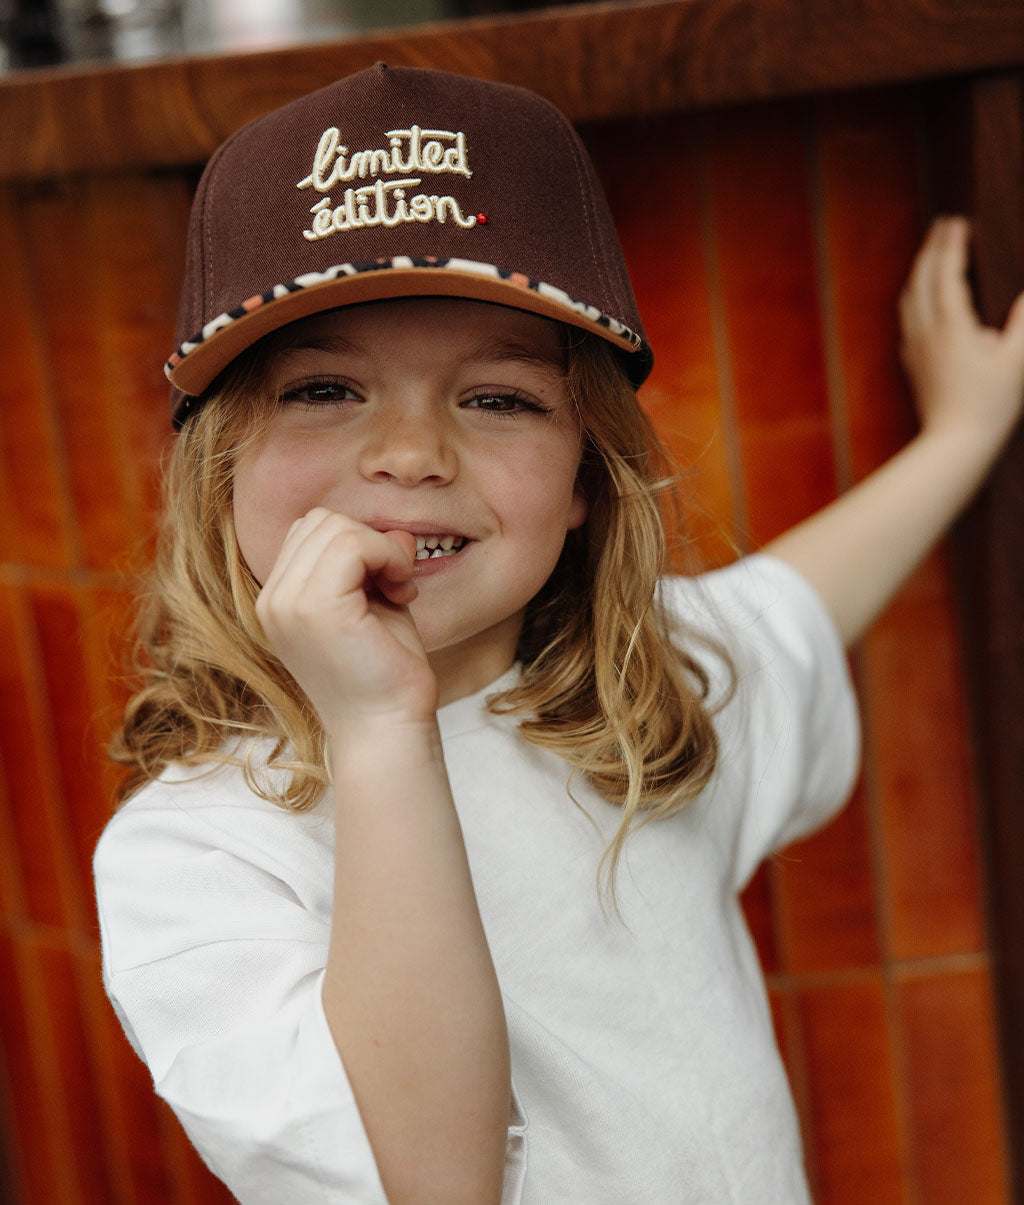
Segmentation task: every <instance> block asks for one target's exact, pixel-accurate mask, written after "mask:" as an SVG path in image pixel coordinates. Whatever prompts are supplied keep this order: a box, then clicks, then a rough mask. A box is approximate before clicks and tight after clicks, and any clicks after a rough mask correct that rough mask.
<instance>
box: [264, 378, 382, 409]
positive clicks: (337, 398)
mask: <svg viewBox="0 0 1024 1205" xmlns="http://www.w3.org/2000/svg"><path fill="white" fill-rule="evenodd" d="M361 400H362V399H361V398H360V397H359V395H358V394H357V393H356V392H355V390H354V389H351V388H350V387H349V386H348V385H346V384H345V382H344V381H338V380H335V379H333V378H324V379H317V380H311V381H299V382H298V383H297V384H295V385H289V386H288V387H287V389H285V390H283V391H282V393H281V401H282V402H293V403H298V404H300V405H305V406H308V407H310V408H311V409H312V408H315V407H317V406H338V405H340V404H341V403H342V402H358V401H361Z"/></svg>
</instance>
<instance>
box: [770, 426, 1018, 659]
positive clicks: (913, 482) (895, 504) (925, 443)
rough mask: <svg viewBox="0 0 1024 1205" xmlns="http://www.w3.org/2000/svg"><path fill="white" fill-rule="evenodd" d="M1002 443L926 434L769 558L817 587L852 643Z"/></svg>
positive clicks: (970, 435) (951, 432) (774, 545)
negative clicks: (783, 562)
mask: <svg viewBox="0 0 1024 1205" xmlns="http://www.w3.org/2000/svg"><path fill="white" fill-rule="evenodd" d="M1001 447H1002V439H1001V438H999V439H996V438H994V437H993V436H992V435H991V434H990V433H986V432H984V431H973V432H972V431H969V430H957V429H953V428H949V429H942V430H935V431H929V430H926V431H924V432H922V433H921V434H920V435H918V436H917V437H916V438H915V439H913V440H912V441H911V442H910V443H909V444H907V446H906V447H905V448H903V449H902V451H900V452H899V453H897V454H896V455H895V456H894V457H893V458H892V459H891V460H889V461H887V462H886V463H885V464H883V465H882V466H881V467H880V468H879V469H877V470H876V471H875V472H873V473H872V474H870V476H868V477H866V478H865V479H864V480H863V481H861V482H860V483H859V484H858V485H857V486H855V487H854V488H853V489H851V490H850V491H849V492H848V493H846V494H844V495H843V496H842V497H841V498H839V499H837V500H836V501H835V502H833V503H832V504H831V505H830V506H827V507H825V509H824V510H821V511H819V512H818V513H817V514H815V515H812V516H811V517H810V518H809V519H807V520H805V521H804V522H803V523H800V524H798V525H797V526H796V527H794V528H793V529H791V530H790V531H788V532H786V533H785V534H784V535H781V536H779V537H778V538H777V539H775V540H773V541H772V542H771V543H770V544H769V545H768V546H767V547H766V548H765V552H769V553H772V554H773V555H775V556H778V557H780V558H781V559H782V560H784V561H787V562H788V563H789V564H791V565H792V566H793V567H794V568H796V569H798V570H800V572H801V573H803V574H804V575H805V576H806V577H807V578H808V579H809V580H810V581H811V583H812V584H813V585H814V586H815V587H816V588H817V590H818V592H819V593H820V594H821V596H822V598H823V599H824V601H825V605H826V606H827V607H828V609H829V611H830V612H831V614H832V617H833V619H834V620H835V623H836V626H837V627H838V629H839V632H840V635H841V636H842V639H843V641H844V643H845V644H847V645H851V644H854V643H855V642H856V641H857V640H858V639H859V638H860V636H861V635H862V634H863V633H864V631H865V630H866V629H867V628H868V627H869V626H870V625H871V623H872V622H873V621H874V619H875V618H876V617H877V616H878V615H879V613H880V612H881V611H882V610H883V609H884V607H885V606H886V604H887V603H888V602H889V601H890V599H891V598H892V597H893V595H894V594H895V593H896V591H897V590H898V589H899V588H900V586H901V585H902V584H903V582H904V581H905V580H906V578H907V577H908V576H909V575H910V574H911V573H912V572H913V570H914V569H915V568H916V567H917V565H918V564H919V563H920V562H921V561H922V560H923V559H924V557H925V556H926V554H927V553H928V551H929V550H930V549H931V548H932V547H933V545H934V544H935V543H936V541H937V540H938V539H939V538H940V537H941V536H942V535H943V533H944V532H945V531H946V530H947V528H948V527H949V526H950V524H951V523H952V522H953V520H954V519H955V518H956V517H957V515H958V514H959V513H960V512H961V511H962V510H963V508H964V507H965V506H966V505H967V504H968V503H969V502H970V500H971V498H972V497H973V496H974V494H975V493H976V491H977V490H978V488H979V487H980V485H981V483H982V482H983V481H984V479H985V476H986V475H987V473H988V472H989V470H990V468H991V467H992V464H993V462H994V461H995V459H996V458H997V456H998V455H999V452H1000V450H1001Z"/></svg>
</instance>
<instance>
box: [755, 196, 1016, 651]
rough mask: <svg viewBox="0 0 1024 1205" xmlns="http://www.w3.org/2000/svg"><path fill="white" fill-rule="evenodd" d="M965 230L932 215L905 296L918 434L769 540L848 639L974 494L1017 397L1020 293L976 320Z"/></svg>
mask: <svg viewBox="0 0 1024 1205" xmlns="http://www.w3.org/2000/svg"><path fill="white" fill-rule="evenodd" d="M969 238H970V231H969V226H968V223H967V221H966V220H965V219H963V218H955V217H954V218H940V219H938V220H937V221H936V222H935V223H934V225H933V226H932V228H931V230H930V231H929V233H928V237H927V238H926V240H925V242H924V245H923V246H922V248H921V250H920V252H919V253H918V256H917V259H916V261H915V263H914V267H913V270H912V271H911V274H910V278H909V280H908V282H907V286H906V289H905V290H904V293H903V297H902V299H901V303H900V320H901V327H902V332H903V345H902V355H903V363H904V367H905V369H906V372H907V376H908V378H909V380H910V383H911V386H912V388H913V392H914V397H915V401H916V404H917V411H918V417H919V419H920V424H921V429H920V432H919V433H918V435H917V436H916V437H915V438H914V439H912V440H911V441H910V443H909V444H907V445H906V447H904V448H903V449H902V450H901V451H900V452H898V453H897V454H896V455H895V456H893V457H892V459H891V460H888V461H886V463H885V464H883V465H882V466H881V467H880V468H879V469H877V470H876V471H875V472H873V473H871V474H870V475H869V476H868V477H866V478H865V479H864V480H863V481H862V482H860V483H859V484H858V485H857V486H855V487H854V488H853V489H852V490H850V491H849V492H848V493H846V494H844V495H843V496H842V497H841V498H839V499H838V500H837V501H836V502H833V503H832V504H831V505H830V506H827V507H825V509H823V510H821V511H819V512H817V513H816V514H814V515H812V516H811V517H810V518H809V519H806V520H805V521H804V522H802V523H800V524H798V525H797V526H796V527H794V528H792V529H791V530H790V531H787V532H786V533H785V534H783V535H781V536H779V537H778V538H777V539H775V540H773V541H772V542H771V543H770V544H769V545H768V546H767V548H766V549H765V551H766V552H770V553H772V554H774V555H775V556H778V557H780V558H781V559H782V560H784V561H787V562H788V563H789V564H791V565H792V566H793V567H794V568H796V569H798V570H800V571H801V572H802V573H803V574H804V575H805V576H806V577H807V578H809V579H810V581H811V582H812V583H813V584H814V585H815V586H816V587H817V589H818V591H819V592H820V594H821V595H822V597H823V599H824V601H825V604H826V606H827V607H828V609H829V610H830V611H831V613H832V616H833V618H834V620H835V622H836V625H837V627H838V629H839V632H840V634H841V636H842V638H843V640H844V642H845V643H846V644H847V645H851V644H853V643H855V642H856V641H857V640H858V639H859V638H860V636H861V635H862V634H863V632H864V631H865V629H867V628H868V627H869V626H870V625H871V623H872V622H873V621H874V619H875V618H876V617H877V616H878V614H879V613H880V612H881V611H882V609H883V608H884V607H885V606H886V604H887V603H888V602H889V600H890V599H891V598H892V596H893V595H894V594H895V593H896V591H897V590H898V589H899V587H900V586H901V585H902V583H903V582H904V580H905V579H906V578H907V577H908V576H909V574H910V573H911V572H912V571H913V570H914V569H915V568H916V566H917V565H918V564H919V563H920V562H921V560H922V559H923V558H924V557H925V555H926V554H927V552H928V551H929V550H930V549H931V547H932V546H933V544H934V543H935V542H936V541H937V540H938V539H939V537H940V536H941V535H942V534H943V533H944V532H945V531H946V529H947V528H948V527H949V526H950V524H951V523H952V522H953V520H954V519H955V518H956V517H957V515H959V514H960V512H961V511H962V510H963V509H964V507H965V506H966V505H967V504H968V502H970V500H971V498H972V497H973V496H974V494H975V493H976V492H977V490H978V488H979V487H980V485H981V484H982V482H983V481H984V479H985V477H986V476H987V474H988V472H989V470H990V469H991V468H992V466H993V464H994V463H995V461H996V460H997V459H998V457H999V454H1000V452H1001V451H1002V449H1003V447H1004V446H1005V444H1006V442H1007V440H1008V439H1009V437H1010V434H1011V433H1012V431H1013V428H1014V426H1015V424H1016V422H1017V420H1018V418H1019V417H1020V412H1021V409H1022V404H1024V295H1022V296H1021V297H1019V298H1018V299H1017V301H1016V303H1015V304H1014V306H1013V309H1012V311H1011V313H1010V316H1009V318H1008V319H1007V322H1006V326H1005V328H1004V329H1003V330H1002V331H998V330H993V329H991V328H989V327H985V326H983V325H982V324H981V323H980V321H979V320H978V317H977V314H976V313H975V310H974V307H973V305H972V302H971V297H970V291H969V289H968V285H967V278H966V271H967V258H968V242H969Z"/></svg>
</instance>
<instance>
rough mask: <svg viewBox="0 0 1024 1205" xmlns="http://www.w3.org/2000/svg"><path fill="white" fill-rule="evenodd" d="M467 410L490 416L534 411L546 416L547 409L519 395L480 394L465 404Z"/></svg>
mask: <svg viewBox="0 0 1024 1205" xmlns="http://www.w3.org/2000/svg"><path fill="white" fill-rule="evenodd" d="M462 404H463V407H464V408H465V409H467V410H485V411H487V412H488V413H489V414H503V415H504V414H508V415H515V414H522V413H523V412H524V411H533V412H534V413H536V414H546V413H547V408H546V407H544V406H540V405H538V404H537V403H536V402H534V401H531V400H530V399H529V398H526V397H523V395H522V394H519V393H478V394H476V395H475V396H474V397H471V398H470V399H469V400H468V401H466V402H463V403H462Z"/></svg>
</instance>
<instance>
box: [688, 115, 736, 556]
mask: <svg viewBox="0 0 1024 1205" xmlns="http://www.w3.org/2000/svg"><path fill="white" fill-rule="evenodd" d="M705 125H706V118H705V116H704V114H699V115H698V117H697V120H696V121H695V122H694V124H693V133H692V134H691V135H690V137H691V141H692V146H693V160H694V179H695V183H696V194H697V208H698V212H699V214H700V236H701V240H700V241H701V249H702V251H703V258H704V277H705V281H706V283H707V295H708V313H709V316H710V320H711V339H712V345H713V351H714V364H715V376H716V378H717V385H718V404H719V411H720V415H721V419H720V421H721V430H722V443H723V450H724V459H725V465H726V474H727V476H728V480H729V494H730V499H731V503H732V520H733V530H732V533H731V536H732V542H733V543H734V544H736V545H738V546H739V548H741V549H743V550H747V549H749V548H750V542H751V541H750V505H749V500H748V498H747V490H746V484H745V481H744V475H743V452H742V448H741V446H740V424H739V409H738V407H737V404H736V384H735V381H734V379H733V373H732V352H731V349H730V346H729V327H728V320H727V315H726V309H725V296H724V290H723V287H722V277H721V272H720V271H719V264H718V243H717V238H716V235H715V219H714V203H713V198H712V189H711V178H710V172H709V167H708V155H707V139H706V137H705V132H706V131H705Z"/></svg>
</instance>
